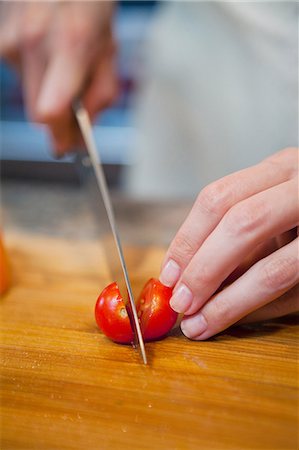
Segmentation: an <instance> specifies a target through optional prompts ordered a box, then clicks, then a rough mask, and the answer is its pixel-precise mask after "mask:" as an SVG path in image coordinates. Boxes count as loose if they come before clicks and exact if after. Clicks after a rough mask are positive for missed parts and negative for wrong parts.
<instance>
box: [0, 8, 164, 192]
mask: <svg viewBox="0 0 299 450" xmlns="http://www.w3.org/2000/svg"><path fill="white" fill-rule="evenodd" d="M155 9H156V2H155V1H132V2H131V1H123V2H119V4H118V8H117V12H116V15H115V35H116V38H117V42H118V46H119V48H118V70H119V79H120V84H121V94H120V96H119V98H118V100H117V102H116V103H115V104H114V105H113V106H112V107H111V108H109V109H107V110H105V111H104V112H103V113H102V114H101V115H100V116H98V119H97V120H96V122H95V128H94V131H95V137H96V140H97V143H98V145H99V148H100V152H101V157H102V160H103V162H104V164H105V170H106V174H107V177H108V181H109V184H110V185H112V186H114V187H116V186H118V185H119V183H120V179H121V172H122V170H123V168H124V166H126V165H128V164H130V162H131V160H132V149H133V145H134V142H135V138H136V129H135V127H134V125H133V119H132V101H133V100H132V99H133V97H134V94H135V90H136V87H137V84H138V75H139V73H140V66H141V64H142V58H143V56H142V55H143V47H144V43H145V41H146V36H147V33H148V29H149V26H150V23H151V20H152V17H153V14H154V11H155ZM0 92H1V101H0V155H1V177H2V179H3V180H4V179H12V178H14V179H18V178H19V179H31V180H33V179H35V180H38V179H39V180H44V181H45V180H49V181H51V180H52V181H64V182H76V181H77V173H76V170H75V169H74V166H73V164H72V161H73V157H72V156H68V157H64V158H63V159H62V160H55V159H54V158H53V156H52V153H51V142H50V139H49V137H48V134H47V133H46V131H45V129H44V127H43V126H42V125H37V124H32V123H31V122H29V121H28V120H27V118H26V112H25V110H24V103H23V96H22V86H21V81H20V78H19V76H18V75H17V73H16V72H15V71H14V70H13V69H12V68H11V67H10V66H9V65H8V64H6V63H5V62H4V61H3V60H0Z"/></svg>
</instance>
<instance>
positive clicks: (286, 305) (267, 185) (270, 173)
mask: <svg viewBox="0 0 299 450" xmlns="http://www.w3.org/2000/svg"><path fill="white" fill-rule="evenodd" d="M298 223H299V200H298V149H297V148H287V149H284V150H282V151H280V152H278V153H276V154H274V155H273V156H271V157H269V158H267V159H265V160H264V161H262V162H261V163H260V164H257V165H256V166H253V167H250V168H248V169H244V170H241V171H239V172H236V173H233V174H231V175H229V176H226V177H224V178H222V179H220V180H218V181H215V182H214V183H212V184H210V185H208V186H207V187H206V188H205V189H203V190H202V191H201V192H200V193H199V195H198V197H197V200H196V202H195V204H194V206H193V208H192V210H191V212H190V213H189V215H188V217H187V218H186V220H185V221H184V223H183V224H182V226H181V228H180V229H179V231H178V233H177V234H176V236H175V238H174V239H173V241H172V243H171V244H170V247H169V249H168V251H167V253H166V256H165V259H164V262H163V264H162V271H161V274H160V281H161V282H162V283H164V284H166V285H167V286H170V287H174V293H173V297H172V299H171V301H170V304H171V306H172V308H173V309H174V310H175V311H177V312H179V313H183V314H184V317H183V320H182V322H181V329H182V331H183V333H184V334H185V335H186V336H187V337H189V338H190V339H196V340H204V339H207V338H209V337H211V336H213V335H215V334H217V333H219V332H220V331H222V330H224V329H226V328H227V327H229V326H230V325H233V324H235V323H237V322H243V323H244V322H252V321H259V320H265V319H271V318H275V317H279V316H283V315H286V314H289V313H294V312H296V311H298V310H299V289H298V282H299V248H298V237H297V227H298Z"/></svg>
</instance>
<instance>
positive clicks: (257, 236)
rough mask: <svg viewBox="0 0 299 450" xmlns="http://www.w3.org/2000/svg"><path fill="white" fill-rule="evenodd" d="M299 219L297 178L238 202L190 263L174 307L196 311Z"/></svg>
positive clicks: (177, 293)
mask: <svg viewBox="0 0 299 450" xmlns="http://www.w3.org/2000/svg"><path fill="white" fill-rule="evenodd" d="M297 223H298V194H297V180H296V179H292V180H290V181H287V182H285V183H282V184H280V185H278V186H275V187H272V188H270V189H268V190H266V191H262V192H260V193H258V194H256V195H254V196H252V197H250V198H249V199H246V200H244V201H242V202H240V203H238V204H237V205H235V206H234V207H233V208H231V209H230V210H229V211H228V212H227V214H226V215H225V216H224V218H223V219H222V221H221V222H220V223H219V225H218V226H217V227H216V229H215V230H214V231H213V232H212V233H211V235H210V236H209V237H208V238H207V239H206V241H205V242H204V243H203V245H202V246H201V248H200V249H199V250H198V252H197V253H196V254H195V255H194V257H193V258H192V260H191V262H190V263H189V264H188V266H187V267H186V269H185V271H184V273H183V275H182V277H181V279H180V282H179V283H178V284H177V286H176V287H175V290H174V295H173V297H172V299H171V301H170V302H171V306H172V307H173V309H174V310H175V311H178V312H180V313H182V312H183V313H185V314H188V315H189V314H194V313H195V312H196V311H198V310H199V308H200V307H201V306H202V305H203V304H204V303H205V302H206V301H207V300H208V299H209V298H210V297H211V295H212V294H213V293H214V292H215V291H216V290H217V289H218V288H219V286H220V285H221V283H222V282H223V281H224V280H225V279H226V278H227V277H228V276H229V274H231V273H232V272H233V271H234V270H235V269H236V267H238V266H239V264H240V263H241V262H242V261H243V260H244V258H246V256H247V255H248V254H249V253H250V252H251V250H252V249H254V248H255V247H256V246H257V245H259V244H260V243H261V242H264V241H266V240H268V239H271V238H272V237H274V236H277V235H278V234H281V233H283V232H285V231H287V230H290V229H292V228H293V227H295V225H297Z"/></svg>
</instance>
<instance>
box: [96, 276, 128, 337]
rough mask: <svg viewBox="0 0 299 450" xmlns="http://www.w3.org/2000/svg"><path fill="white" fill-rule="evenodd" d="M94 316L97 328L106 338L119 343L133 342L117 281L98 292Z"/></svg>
mask: <svg viewBox="0 0 299 450" xmlns="http://www.w3.org/2000/svg"><path fill="white" fill-rule="evenodd" d="M95 317H96V322H97V324H98V326H99V328H100V329H101V330H102V331H103V333H104V334H105V335H106V336H107V337H108V338H110V339H112V340H113V341H115V342H119V343H120V344H129V343H130V342H133V340H134V335H133V331H132V327H131V324H130V319H129V316H128V313H127V310H126V307H125V303H124V301H123V299H122V297H121V295H120V292H119V289H118V286H117V283H112V284H109V286H107V287H106V288H105V289H104V290H103V292H102V293H101V294H100V296H99V298H98V300H97V303H96V306H95Z"/></svg>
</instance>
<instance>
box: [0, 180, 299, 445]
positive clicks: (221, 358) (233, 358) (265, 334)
mask: <svg viewBox="0 0 299 450" xmlns="http://www.w3.org/2000/svg"><path fill="white" fill-rule="evenodd" d="M114 202H115V207H116V210H117V216H118V219H119V224H120V228H121V233H122V236H123V240H124V244H125V252H126V256H127V262H128V266H129V270H130V273H131V281H132V286H133V290H134V292H138V291H139V290H140V288H141V287H142V285H143V284H144V282H145V281H146V280H147V279H148V278H149V277H151V276H155V275H157V274H158V271H159V266H160V263H161V260H162V258H163V255H164V252H165V248H166V246H167V244H168V243H169V241H170V239H171V238H172V236H173V235H174V233H175V231H176V229H177V228H178V226H179V224H180V223H181V221H182V220H183V219H184V217H185V215H186V214H187V212H188V211H189V209H190V206H191V203H192V202H191V201H181V202H166V203H165V202H164V203H159V204H157V203H153V202H147V203H143V202H136V201H133V200H129V199H126V198H124V197H122V196H120V195H119V194H115V195H114ZM2 213H3V218H4V223H5V228H4V231H5V242H6V245H7V248H8V251H9V257H10V263H11V268H12V275H13V284H12V287H11V289H10V291H9V292H8V293H7V294H6V295H5V296H4V297H3V298H2V299H1V376H2V382H1V428H2V434H1V448H2V449H3V450H15V449H38V450H41V449H42V450H54V449H55V450H56V449H57V450H58V449H59V450H64V449H76V450H77V449H78V450H79V449H80V450H81V449H82V450H83V449H91V450H93V449H95V450H96V449H116V450H122V449H138V450H139V449H166V450H167V449H169V450H170V449H178V450H180V449H182V450H185V449H187V450H189V449H190V450H193V449H194V450H195V449H196V450H197V449H216V450H222V449H224V450H225V449H227V450H231V449H233V450H237V449H242V450H243V449H248V450H249V449H250V450H252V449H269V450H270V449H271V450H274V449H279V450H287V449H292V450H295V449H297V448H298V428H297V425H298V381H297V375H298V370H297V369H298V366H297V360H298V359H297V357H298V318H297V317H294V316H293V317H291V316H290V317H284V318H281V319H279V320H274V321H269V322H264V323H261V324H255V325H247V326H242V327H241V326H239V327H234V328H231V329H229V330H226V331H225V332H223V333H221V334H219V335H218V336H216V337H214V338H212V339H209V340H208V341H206V342H192V341H189V340H188V339H186V338H185V337H184V336H183V335H182V334H181V332H180V330H179V329H175V330H173V331H172V332H171V333H170V335H169V336H168V337H167V338H165V339H164V340H161V341H158V342H152V343H147V344H146V350H147V353H148V359H149V364H148V366H144V365H143V364H142V363H141V361H140V357H139V354H138V352H137V351H136V350H134V349H133V348H131V347H130V346H124V345H117V344H115V343H113V342H111V341H109V340H108V339H107V338H105V336H103V335H102V334H101V333H100V331H99V330H98V329H97V327H96V325H95V321H94V317H93V308H94V304H95V300H96V297H97V295H98V293H99V291H100V290H101V289H102V288H103V287H104V286H105V285H106V284H107V282H108V281H109V280H108V279H107V271H106V265H105V260H104V257H103V254H102V252H101V248H100V245H99V242H98V239H97V228H96V225H95V222H94V220H93V216H92V214H91V212H90V209H89V207H88V205H87V204H86V203H85V198H84V195H83V194H82V192H80V189H78V188H77V187H71V186H63V185H61V186H57V185H43V184H32V185H28V184H26V183H13V182H10V183H4V184H3V187H2Z"/></svg>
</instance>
